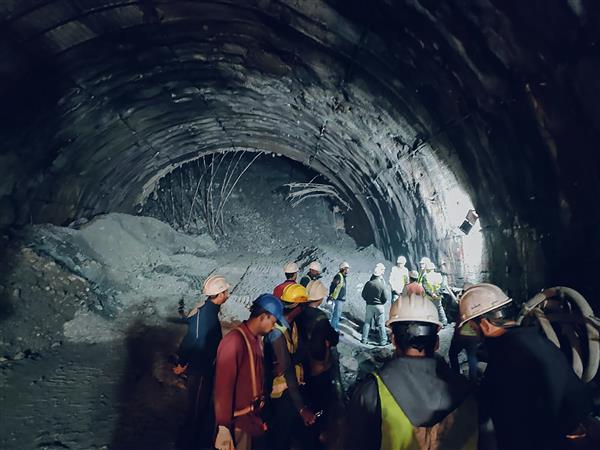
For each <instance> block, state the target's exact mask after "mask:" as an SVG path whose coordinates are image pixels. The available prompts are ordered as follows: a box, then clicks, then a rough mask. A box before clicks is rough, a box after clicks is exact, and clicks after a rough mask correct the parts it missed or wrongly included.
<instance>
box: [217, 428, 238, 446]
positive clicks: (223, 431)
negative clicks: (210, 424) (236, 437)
mask: <svg viewBox="0 0 600 450" xmlns="http://www.w3.org/2000/svg"><path fill="white" fill-rule="evenodd" d="M215 448H216V449H217V450H235V447H234V446H233V438H232V437H231V431H229V428H227V427H224V426H222V425H219V431H218V432H217V438H216V439H215Z"/></svg>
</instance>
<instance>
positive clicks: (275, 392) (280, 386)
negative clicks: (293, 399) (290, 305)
mask: <svg viewBox="0 0 600 450" xmlns="http://www.w3.org/2000/svg"><path fill="white" fill-rule="evenodd" d="M275 328H277V329H278V330H279V331H281V334H283V337H284V338H285V342H286V344H287V349H288V352H289V353H290V357H292V356H293V355H294V354H295V353H296V352H297V351H298V342H299V339H298V327H297V326H296V324H295V323H292V334H291V335H290V330H288V329H287V328H286V327H285V326H283V325H279V324H275ZM294 371H295V373H296V380H297V381H298V384H300V385H302V384H304V368H303V367H302V364H300V363H298V364H296V365H294ZM287 388H288V385H287V382H286V381H285V374H283V373H282V374H279V375H276V376H275V378H273V387H272V389H271V398H281V396H282V395H283V393H284V392H285V390H286V389H287Z"/></svg>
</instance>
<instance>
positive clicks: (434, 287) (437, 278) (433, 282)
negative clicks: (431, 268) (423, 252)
mask: <svg viewBox="0 0 600 450" xmlns="http://www.w3.org/2000/svg"><path fill="white" fill-rule="evenodd" d="M443 281H444V279H443V278H442V274H440V273H438V272H425V273H424V274H423V287H424V288H425V291H426V292H429V293H431V294H434V295H435V294H437V293H438V291H439V290H440V289H441V287H442V282H443Z"/></svg>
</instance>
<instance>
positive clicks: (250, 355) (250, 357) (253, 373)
mask: <svg viewBox="0 0 600 450" xmlns="http://www.w3.org/2000/svg"><path fill="white" fill-rule="evenodd" d="M234 330H237V331H239V333H240V334H241V335H242V337H243V338H244V341H245V342H246V348H247V350H248V360H249V361H250V377H251V379H252V397H253V398H257V397H258V387H257V386H256V370H255V369H254V352H253V351H252V346H251V345H250V341H249V340H248V336H246V333H244V332H243V331H242V330H241V329H240V327H237V328H234Z"/></svg>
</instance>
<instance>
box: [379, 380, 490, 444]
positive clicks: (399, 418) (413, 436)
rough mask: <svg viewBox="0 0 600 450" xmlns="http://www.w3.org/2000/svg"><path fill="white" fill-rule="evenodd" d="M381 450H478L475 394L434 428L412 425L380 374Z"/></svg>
mask: <svg viewBox="0 0 600 450" xmlns="http://www.w3.org/2000/svg"><path fill="white" fill-rule="evenodd" d="M373 375H374V376H375V379H376V380H377V390H378V392H379V403H380V405H381V450H423V449H427V450H477V440H478V438H479V430H478V412H477V402H476V401H475V398H474V397H472V396H471V397H468V398H467V399H466V400H465V401H464V402H463V403H462V405H460V406H459V407H458V408H457V409H456V410H454V411H453V412H452V413H450V414H449V415H448V416H446V418H444V420H442V421H441V422H440V423H438V424H436V425H434V426H433V427H415V426H413V424H412V423H410V420H409V419H408V417H407V416H406V414H405V413H404V411H402V408H400V406H399V405H398V403H397V402H396V400H395V399H394V397H393V396H392V394H391V393H390V391H389V390H388V388H387V387H386V385H385V383H384V382H383V380H382V379H381V377H380V376H379V375H377V374H376V373H373Z"/></svg>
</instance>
